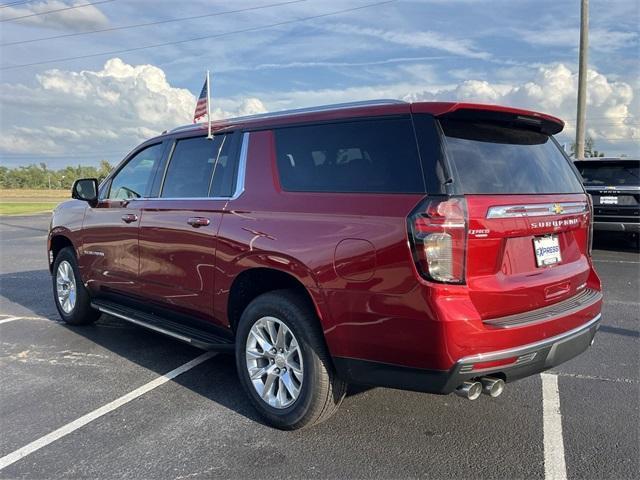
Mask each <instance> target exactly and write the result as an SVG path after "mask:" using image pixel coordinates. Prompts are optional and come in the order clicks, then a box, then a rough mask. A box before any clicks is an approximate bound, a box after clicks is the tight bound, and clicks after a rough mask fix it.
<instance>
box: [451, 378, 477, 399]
mask: <svg viewBox="0 0 640 480" xmlns="http://www.w3.org/2000/svg"><path fill="white" fill-rule="evenodd" d="M455 393H456V395H458V396H459V397H462V398H466V399H467V400H475V399H476V398H478V397H479V396H480V394H481V393H482V384H481V383H480V382H464V383H463V384H462V385H460V386H459V387H458V388H456V390H455Z"/></svg>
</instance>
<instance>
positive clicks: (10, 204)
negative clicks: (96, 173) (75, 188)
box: [0, 188, 70, 215]
mask: <svg viewBox="0 0 640 480" xmlns="http://www.w3.org/2000/svg"><path fill="white" fill-rule="evenodd" d="M68 198H70V191H69V190H36V189H30V188H25V189H0V215H25V214H31V213H42V212H50V211H51V210H53V209H54V208H55V206H56V205H58V204H59V203H60V202H63V201H65V200H66V199H68Z"/></svg>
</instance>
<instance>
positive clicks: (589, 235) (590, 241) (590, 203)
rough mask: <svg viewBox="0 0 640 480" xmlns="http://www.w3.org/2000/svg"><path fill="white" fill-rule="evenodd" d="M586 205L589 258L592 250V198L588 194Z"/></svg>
mask: <svg viewBox="0 0 640 480" xmlns="http://www.w3.org/2000/svg"><path fill="white" fill-rule="evenodd" d="M587 203H588V204H589V226H588V227H587V229H588V232H587V235H588V237H587V242H588V250H587V251H588V252H589V256H591V251H592V250H593V198H592V197H591V195H590V194H588V193H587Z"/></svg>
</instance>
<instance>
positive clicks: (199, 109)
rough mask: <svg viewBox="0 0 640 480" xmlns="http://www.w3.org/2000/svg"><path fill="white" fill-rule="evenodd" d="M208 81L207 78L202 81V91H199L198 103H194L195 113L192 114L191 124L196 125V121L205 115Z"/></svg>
mask: <svg viewBox="0 0 640 480" xmlns="http://www.w3.org/2000/svg"><path fill="white" fill-rule="evenodd" d="M208 80H209V78H208V77H207V78H205V79H204V85H203V86H202V90H201V91H200V96H199V97H198V103H196V111H195V113H194V114H193V123H196V122H197V121H198V119H200V118H202V117H204V116H205V115H206V114H207V101H208V97H209V95H208V90H209V86H208V85H207V82H208Z"/></svg>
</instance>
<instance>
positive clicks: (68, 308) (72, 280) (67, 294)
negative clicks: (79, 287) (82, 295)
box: [56, 260, 76, 314]
mask: <svg viewBox="0 0 640 480" xmlns="http://www.w3.org/2000/svg"><path fill="white" fill-rule="evenodd" d="M56 293H57V294H58V305H60V308H62V310H63V311H64V313H66V314H69V313H71V312H72V311H73V309H74V307H75V306H76V277H75V275H74V273H73V267H72V266H71V264H70V263H69V262H67V261H66V260H63V261H62V262H60V264H59V265H58V270H57V272H56Z"/></svg>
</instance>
